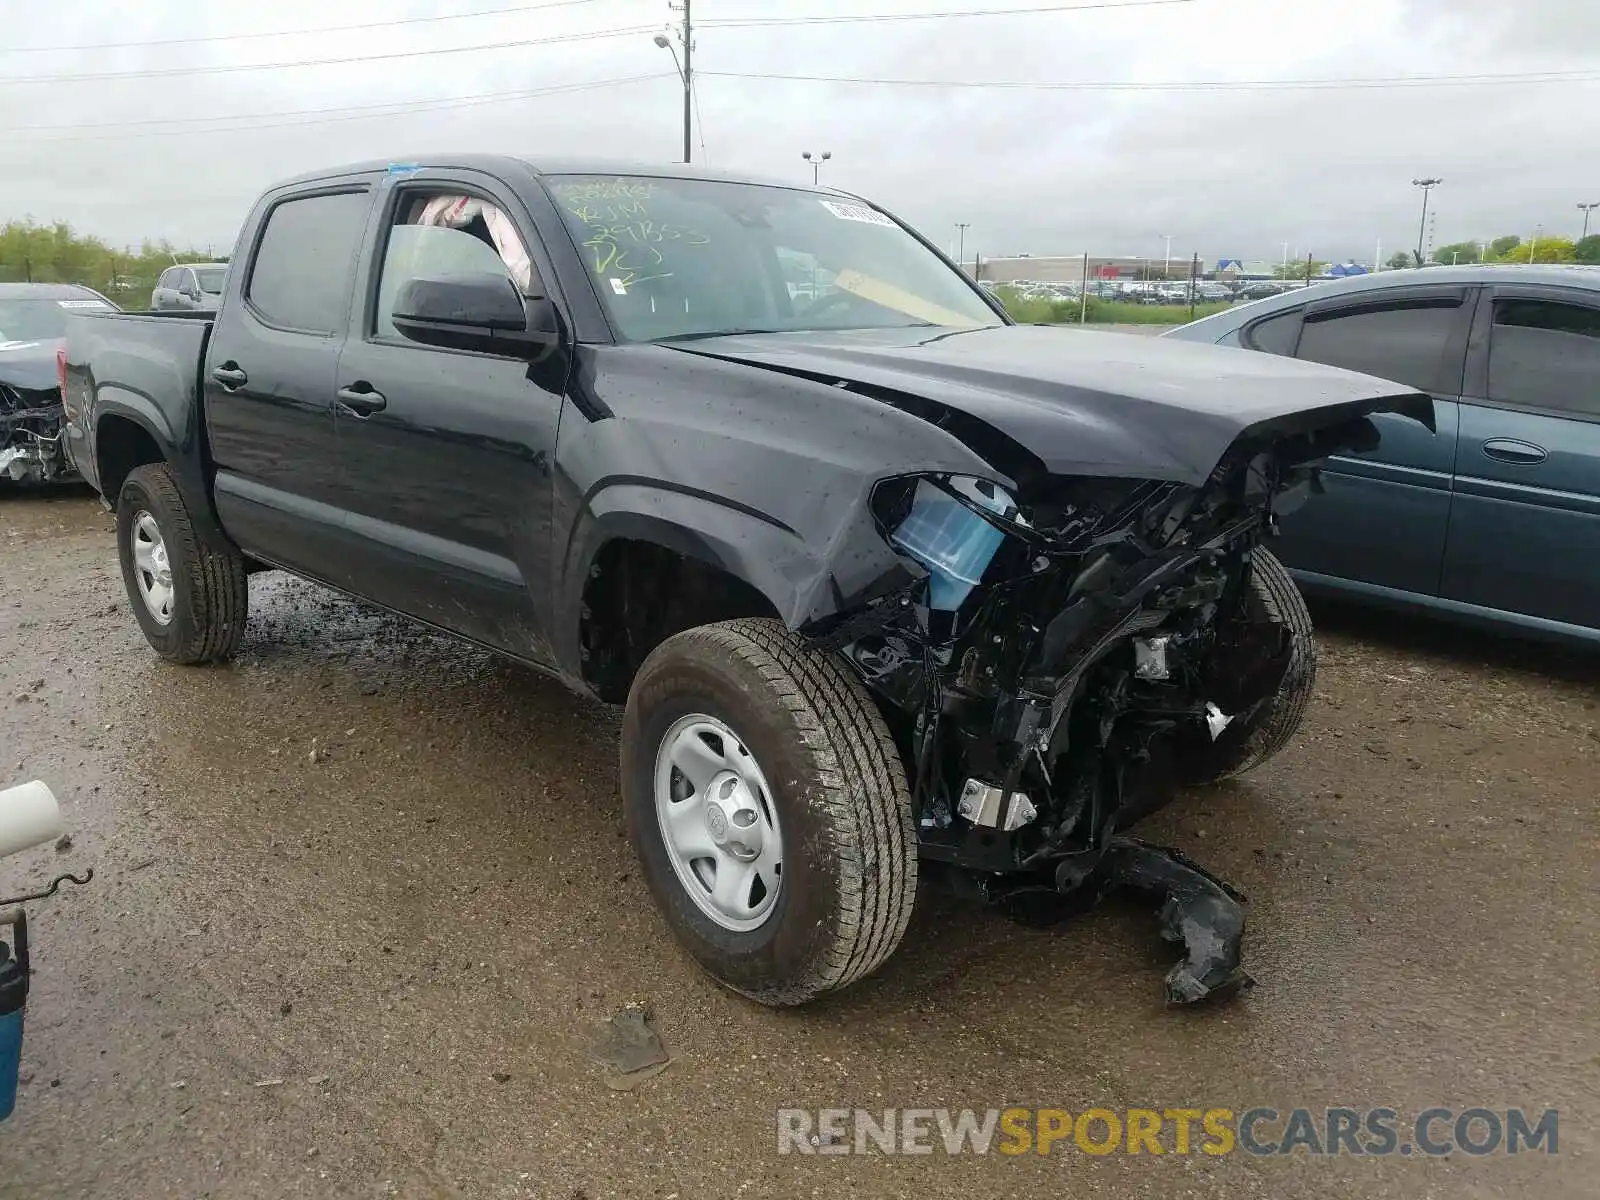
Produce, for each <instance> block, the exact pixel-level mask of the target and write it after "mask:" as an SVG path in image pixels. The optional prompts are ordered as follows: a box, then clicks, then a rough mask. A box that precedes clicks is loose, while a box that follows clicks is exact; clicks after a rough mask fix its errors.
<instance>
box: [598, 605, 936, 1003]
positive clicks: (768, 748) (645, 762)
mask: <svg viewBox="0 0 1600 1200" xmlns="http://www.w3.org/2000/svg"><path fill="white" fill-rule="evenodd" d="M691 714H704V715H708V716H710V717H713V718H715V719H716V720H717V721H720V722H722V723H724V724H725V725H726V726H727V727H728V728H729V729H730V730H732V731H733V732H734V733H735V734H736V735H737V737H738V739H739V740H740V741H741V742H743V743H744V745H745V746H746V747H747V748H748V750H749V751H750V753H751V754H752V755H753V756H754V757H755V759H756V761H757V762H758V763H759V764H760V767H761V771H762V773H763V775H764V776H765V779H766V781H767V783H768V786H769V788H770V791H771V793H772V795H771V797H770V799H771V802H772V804H773V805H774V807H775V808H776V810H777V815H778V821H779V825H780V827H781V831H782V842H783V855H784V858H783V867H782V874H781V884H780V886H779V888H778V894H777V899H776V900H775V902H774V903H773V906H772V908H771V909H770V911H769V914H768V915H767V917H766V918H765V920H764V921H763V922H762V923H761V924H760V925H759V926H758V927H756V928H755V929H752V930H750V931H748V932H735V931H732V930H729V929H727V928H724V927H723V926H722V925H719V924H718V923H717V922H716V921H714V920H712V919H711V917H709V916H708V915H707V914H706V913H705V912H703V911H702V910H701V908H700V906H699V905H698V904H697V903H696V902H695V900H694V899H693V898H692V897H691V896H690V895H689V894H688V892H687V891H686V890H685V884H684V883H683V882H682V881H681V879H680V877H679V875H678V873H677V870H676V869H675V868H674V866H673V862H672V860H671V858H670V857H669V855H670V854H671V853H672V851H671V850H670V849H669V848H668V847H667V844H666V840H665V836H664V834H663V831H662V826H661V819H660V817H659V816H658V814H657V806H656V796H655V786H656V767H657V756H658V754H659V753H660V752H661V747H662V743H663V740H664V738H665V737H666V735H667V733H668V731H669V730H670V729H671V728H672V727H673V725H674V723H675V722H678V721H679V720H680V719H682V718H684V717H686V716H689V715H691ZM622 787H623V801H624V806H625V809H626V813H627V821H628V831H629V835H630V837H631V839H632V841H633V846H634V849H635V851H636V852H637V854H638V856H639V859H640V862H641V863H642V864H643V867H644V874H645V879H646V881H647V883H648V884H649V887H650V890H651V892H652V894H653V895H654V897H655V900H656V903H657V904H658V905H659V906H660V908H661V911H662V913H663V914H664V915H665V917H666V919H667V923H668V924H669V925H670V926H671V927H672V930H673V933H674V934H675V935H676V936H677V938H678V939H679V941H680V942H681V943H682V944H683V945H684V947H685V948H686V949H687V950H688V951H689V953H690V954H691V955H692V956H693V957H694V958H695V959H696V960H697V961H698V962H699V963H700V965H701V966H702V967H704V968H705V969H706V970H707V971H708V972H710V974H711V975H712V976H714V977H715V978H716V979H717V980H718V981H719V982H721V983H722V984H724V985H725V986H727V987H729V988H732V989H733V990H735V991H738V992H741V993H743V994H744V995H746V996H749V997H751V998H752V999H755V1000H758V1001H761V1002H762V1003H764V1004H770V1005H775V1006H777V1005H796V1004H804V1003H805V1002H806V1001H808V1000H811V999H813V998H815V997H816V996H818V995H821V994H822V993H824V992H828V991H834V990H837V989H839V988H843V987H846V986H847V985H849V984H851V983H854V982H855V981H857V980H859V979H861V978H862V977H864V976H866V975H868V974H870V973H871V972H872V971H874V970H876V969H877V968H878V967H879V966H880V965H881V964H882V963H883V962H884V961H885V960H886V959H887V958H888V957H889V955H890V954H891V953H892V952H893V951H894V949H895V947H896V946H897V945H898V944H899V942H900V938H901V937H902V935H903V934H904V933H905V929H906V923H907V922H908V921H909V920H910V917H911V908H912V902H913V901H914V899H915V897H916V889H917V842H916V833H915V830H914V829H913V827H912V823H911V802H910V795H909V791H908V788H907V782H906V774H905V769H904V767H903V766H902V765H901V761H900V755H899V752H898V751H897V750H896V748H895V744H894V741H893V739H892V737H891V736H890V734H889V730H888V728H887V726H886V725H885V724H884V722H883V717H882V716H881V715H880V714H879V712H878V710H877V709H876V708H875V707H874V706H873V704H872V701H871V699H870V698H869V697H868V695H867V692H866V690H865V688H864V687H863V686H862V685H861V683H860V681H859V680H857V679H856V678H855V677H854V676H852V675H851V674H849V672H848V671H847V669H846V668H845V667H844V666H842V665H841V664H840V663H839V662H838V661H837V660H836V659H834V658H833V657H831V656H830V655H828V654H826V653H823V652H820V651H817V650H813V649H810V648H808V647H807V646H806V645H805V643H804V642H803V641H802V639H801V638H800V637H798V636H797V635H795V634H793V633H790V632H789V631H788V630H787V629H786V628H785V627H784V626H783V624H782V623H780V622H778V621H774V620H767V619H758V618H746V619H741V620H736V621H726V622H723V623H721V624H717V625H705V626H701V627H699V628H696V629H690V630H688V631H686V632H684V633H680V634H678V635H677V636H675V637H672V638H669V639H667V640H666V641H665V642H663V643H662V644H661V645H660V646H658V647H657V648H656V649H655V651H654V652H652V653H651V654H650V656H649V657H648V658H647V659H646V660H645V662H644V665H643V666H642V667H641V668H640V670H639V673H638V676H637V677H636V678H635V680H634V682H633V687H632V689H631V690H630V692H629V695H628V704H627V712H626V715H625V718H624V722H623V732H622Z"/></svg>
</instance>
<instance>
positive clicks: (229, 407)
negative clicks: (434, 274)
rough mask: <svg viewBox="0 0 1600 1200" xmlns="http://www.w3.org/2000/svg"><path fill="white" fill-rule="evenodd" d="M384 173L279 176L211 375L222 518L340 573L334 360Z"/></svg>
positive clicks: (257, 551)
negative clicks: (304, 181)
mask: <svg viewBox="0 0 1600 1200" xmlns="http://www.w3.org/2000/svg"><path fill="white" fill-rule="evenodd" d="M375 178H376V177H363V176H350V177H344V178H340V179H333V180H325V181H320V182H318V183H316V184H310V185H302V186H300V187H291V188H287V189H280V190H278V191H275V192H272V193H269V194H268V196H267V197H266V198H265V199H264V200H263V201H262V202H261V204H260V205H259V206H258V209H257V213H256V215H255V217H254V218H253V224H252V226H251V228H253V229H254V230H255V237H254V241H253V244H252V245H251V246H250V248H249V254H248V257H247V258H246V259H245V261H244V262H243V263H242V264H241V269H240V270H238V271H237V272H232V271H230V272H229V278H228V283H227V292H226V299H225V302H224V303H223V305H222V308H221V311H220V312H219V313H218V317H217V324H216V328H215V330H214V332H213V334H212V338H211V348H210V351H209V353H208V355H207V360H206V367H205V378H204V379H203V380H202V385H203V386H204V388H205V405H206V423H207V428H208V433H209V436H210V442H211V453H212V456H213V459H214V461H215V465H216V482H215V492H216V502H217V512H218V515H219V516H220V517H221V518H222V523H223V527H224V528H225V529H226V530H227V531H228V533H229V534H230V535H231V536H232V537H233V538H234V540H235V541H237V542H238V543H239V545H240V546H241V547H242V548H243V549H244V550H245V551H246V552H247V553H249V554H252V555H254V556H255V557H258V558H261V559H263V560H265V561H267V562H270V563H273V564H275V565H278V566H283V567H288V568H290V569H291V570H294V571H297V572H299V573H301V574H303V575H309V576H311V577H312V578H315V579H321V580H323V581H325V582H328V583H332V584H335V585H339V586H344V585H346V584H347V583H348V580H349V571H348V556H347V553H346V550H347V534H346V532H345V528H344V513H343V511H342V508H341V501H342V499H343V496H342V495H341V492H340V480H339V456H338V450H337V447H336V444H335V440H334V426H333V399H334V397H333V393H334V386H335V385H334V368H335V367H336V366H337V364H338V361H339V352H340V349H341V348H342V345H343V341H344V336H345V330H346V326H347V324H348V318H349V309H350V295H351V292H352V290H353V281H354V279H355V271H356V259H357V256H358V254H359V252H360V248H361V241H362V236H363V234H364V232H365V229H366V225H367V219H368V216H369V213H370V211H371V207H372V198H373V183H374V181H375Z"/></svg>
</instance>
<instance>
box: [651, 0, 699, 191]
mask: <svg viewBox="0 0 1600 1200" xmlns="http://www.w3.org/2000/svg"><path fill="white" fill-rule="evenodd" d="M690 3H691V0H683V4H682V6H681V9H682V12H683V28H682V29H680V30H677V31H676V32H677V34H678V41H679V44H681V45H682V46H683V61H682V62H679V61H678V52H677V51H676V50H674V49H673V48H672V39H671V38H669V37H667V35H666V34H664V33H658V34H656V36H655V43H656V45H658V46H660V47H661V48H662V49H663V50H666V51H669V52H670V53H671V54H672V65H673V66H675V67H677V68H678V78H679V79H681V80H683V161H684V162H685V163H687V162H689V161H690V160H691V159H692V157H693V153H694V150H693V146H694V22H693V18H692V16H691V15H690V11H689V5H690ZM667 7H668V8H670V9H671V10H672V11H673V12H678V11H679V9H680V6H679V5H677V4H672V3H670V2H669V3H668V5H667Z"/></svg>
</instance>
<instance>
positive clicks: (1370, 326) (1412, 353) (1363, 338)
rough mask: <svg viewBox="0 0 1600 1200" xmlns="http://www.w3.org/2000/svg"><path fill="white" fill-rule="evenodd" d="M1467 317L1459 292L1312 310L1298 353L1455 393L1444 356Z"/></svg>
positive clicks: (1410, 384) (1428, 389) (1426, 388)
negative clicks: (1448, 294) (1455, 294)
mask: <svg viewBox="0 0 1600 1200" xmlns="http://www.w3.org/2000/svg"><path fill="white" fill-rule="evenodd" d="M1462 318H1463V312H1462V301H1461V298H1460V297H1455V296H1452V297H1448V298H1446V297H1439V298H1428V299H1418V300H1395V301H1390V302H1388V303H1381V304H1365V305H1362V306H1361V307H1359V308H1350V309H1333V310H1331V311H1326V312H1320V313H1308V314H1307V315H1306V318H1305V323H1304V325H1303V326H1302V328H1301V332H1300V346H1299V349H1298V351H1297V353H1296V357H1298V358H1303V359H1309V360H1310V361H1312V362H1319V363H1326V364H1327V365H1329V366H1331V367H1344V368H1346V369H1348V370H1351V371H1360V372H1362V373H1363V374H1366V375H1375V376H1377V377H1378V378H1379V379H1392V380H1394V381H1395V382H1396V383H1403V384H1406V385H1407V386H1408V387H1413V388H1416V389H1418V390H1419V391H1424V392H1456V391H1458V390H1459V386H1458V384H1459V374H1460V372H1459V370H1457V371H1456V373H1455V374H1456V376H1457V382H1456V383H1455V384H1452V383H1451V381H1450V380H1448V379H1447V378H1446V375H1447V371H1446V366H1447V363H1446V358H1447V354H1448V352H1449V350H1450V347H1451V344H1452V342H1453V341H1454V339H1455V335H1456V334H1457V333H1458V332H1459V331H1460V322H1461V320H1462Z"/></svg>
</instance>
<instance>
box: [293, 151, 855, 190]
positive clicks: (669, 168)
mask: <svg viewBox="0 0 1600 1200" xmlns="http://www.w3.org/2000/svg"><path fill="white" fill-rule="evenodd" d="M428 169H444V170H464V171H482V172H484V173H486V174H489V175H493V176H497V177H505V176H507V175H517V174H528V175H533V176H542V175H642V176H647V177H649V178H654V179H701V180H708V181H712V182H720V183H744V184H757V185H765V186H771V187H786V188H795V189H797V190H800V191H822V192H831V191H833V190H834V189H832V188H824V187H816V188H813V187H811V185H809V184H797V183H796V182H795V181H794V180H790V179H779V178H776V177H772V176H759V175H750V174H746V173H742V172H733V171H715V170H711V169H710V168H707V167H700V166H695V165H692V164H685V163H661V162H648V161H639V160H629V159H612V158H601V157H588V156H576V157H567V156H551V157H548V158H546V157H543V156H539V155H516V154H424V155H418V156H416V157H401V158H388V159H369V160H367V161H365V162H356V163H346V164H344V165H342V166H333V167H325V168H323V169H321V170H317V171H309V172H305V173H303V174H300V175H297V176H294V177H293V178H291V179H286V180H284V181H282V183H280V184H278V185H277V187H278V188H282V187H290V186H295V185H298V184H305V183H316V182H318V181H319V180H324V179H336V178H341V177H347V176H350V175H367V174H372V173H374V172H388V171H395V172H400V171H406V170H428ZM274 190H277V189H276V188H275V189H274Z"/></svg>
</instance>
